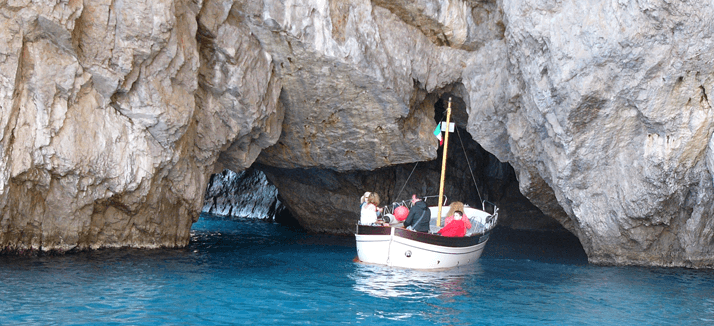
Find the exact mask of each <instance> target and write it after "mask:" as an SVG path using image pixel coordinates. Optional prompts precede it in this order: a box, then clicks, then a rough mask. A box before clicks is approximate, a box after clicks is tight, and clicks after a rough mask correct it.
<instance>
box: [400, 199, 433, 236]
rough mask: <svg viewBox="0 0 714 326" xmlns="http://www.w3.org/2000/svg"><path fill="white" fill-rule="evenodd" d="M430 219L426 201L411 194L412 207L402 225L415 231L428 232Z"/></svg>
mask: <svg viewBox="0 0 714 326" xmlns="http://www.w3.org/2000/svg"><path fill="white" fill-rule="evenodd" d="M430 221H431V211H430V210H429V207H428V206H427V205H426V203H425V202H424V201H423V200H421V198H417V196H416V195H412V208H411V209H410V210H409V215H407V219H406V220H404V227H405V228H407V229H409V230H414V231H417V232H429V222H430Z"/></svg>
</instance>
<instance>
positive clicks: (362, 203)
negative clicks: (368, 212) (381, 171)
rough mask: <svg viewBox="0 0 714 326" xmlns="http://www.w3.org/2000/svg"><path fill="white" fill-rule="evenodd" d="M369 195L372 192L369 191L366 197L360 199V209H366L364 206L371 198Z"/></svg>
mask: <svg viewBox="0 0 714 326" xmlns="http://www.w3.org/2000/svg"><path fill="white" fill-rule="evenodd" d="M369 195H370V192H369V191H367V192H365V193H364V195H362V197H360V199H359V209H362V207H364V205H365V204H366V203H367V198H369Z"/></svg>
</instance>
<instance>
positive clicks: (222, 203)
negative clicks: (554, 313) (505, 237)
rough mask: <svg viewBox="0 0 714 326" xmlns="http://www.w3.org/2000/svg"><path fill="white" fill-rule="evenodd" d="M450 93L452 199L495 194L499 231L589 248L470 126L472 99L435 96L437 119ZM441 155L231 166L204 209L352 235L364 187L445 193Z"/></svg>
mask: <svg viewBox="0 0 714 326" xmlns="http://www.w3.org/2000/svg"><path fill="white" fill-rule="evenodd" d="M429 96H435V95H429ZM449 96H451V97H452V98H453V102H452V114H453V116H454V119H453V120H452V121H456V130H455V132H454V133H452V134H451V136H450V146H449V147H448V156H447V166H448V168H447V170H448V171H449V172H448V178H447V179H448V182H447V183H446V187H445V193H446V194H447V196H448V199H449V200H450V201H453V200H459V201H462V202H464V203H465V204H468V205H471V206H475V207H478V206H480V203H481V201H482V200H488V201H490V202H493V203H495V204H497V205H498V207H499V209H500V211H499V224H498V226H497V228H496V230H501V232H510V231H515V232H547V233H551V234H557V235H558V237H562V236H564V237H565V238H567V239H569V240H573V239H575V240H574V241H568V242H567V243H571V244H573V243H574V244H577V245H576V246H578V247H579V250H581V251H582V247H581V246H579V242H578V241H577V238H575V236H574V235H572V234H571V233H570V232H569V231H567V230H566V229H565V228H564V227H563V226H562V225H561V224H560V223H559V222H558V221H557V220H555V219H554V218H552V217H550V216H548V215H546V214H544V213H543V212H542V211H541V210H540V209H538V207H536V206H535V205H534V204H532V203H531V202H530V201H529V200H528V199H527V198H526V197H525V196H523V195H522V194H521V193H520V190H519V184H518V180H517V178H516V173H515V171H514V169H513V167H512V166H511V165H510V164H508V163H503V162H500V161H499V160H498V159H497V158H496V157H495V156H494V155H493V154H491V153H489V152H488V151H486V150H485V149H484V148H483V147H482V146H481V145H480V144H479V143H477V142H476V141H474V140H473V138H472V137H471V135H470V134H469V133H468V132H467V130H466V121H467V120H468V114H467V112H466V104H465V103H464V102H463V100H462V99H461V98H460V97H459V96H457V95H454V94H450V93H448V92H447V93H444V94H442V95H440V96H438V98H433V97H432V99H431V101H432V103H434V104H433V108H434V119H435V122H439V121H441V120H442V118H443V117H444V112H445V109H446V103H447V99H448V97H449ZM422 107H423V106H422ZM441 155H442V154H441V150H439V154H438V157H437V159H435V160H432V161H428V162H418V163H407V164H399V165H395V166H389V167H384V168H380V169H376V170H374V171H352V172H336V171H333V170H329V169H316V168H313V169H285V168H276V167H272V166H266V165H262V164H259V163H254V164H253V166H251V167H250V168H249V169H247V170H245V171H241V172H238V173H235V172H232V171H229V170H225V171H223V172H220V173H217V174H214V175H213V176H212V177H211V179H210V182H209V184H208V186H207V189H206V195H205V204H204V207H203V212H204V213H209V214H213V215H222V216H235V217H243V218H245V217H249V218H257V219H261V220H266V221H272V222H277V223H281V224H286V225H290V226H294V227H300V228H302V229H304V230H306V231H308V232H315V233H328V234H343V235H347V236H351V235H352V234H353V232H354V225H355V223H356V222H357V220H358V219H359V216H358V214H359V212H358V205H359V197H360V195H361V194H362V193H363V192H364V191H375V192H377V193H379V194H380V196H381V197H382V204H385V205H386V204H389V203H392V202H397V201H401V200H406V199H408V198H409V196H410V195H411V194H412V193H416V194H420V195H435V194H438V185H439V175H440V171H441V160H442V156H441ZM467 158H468V159H467ZM476 185H478V187H477V186H476ZM536 238H538V237H536ZM546 238H547V237H546ZM567 239H566V240H567Z"/></svg>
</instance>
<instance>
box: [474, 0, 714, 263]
mask: <svg viewBox="0 0 714 326" xmlns="http://www.w3.org/2000/svg"><path fill="white" fill-rule="evenodd" d="M502 6H503V11H504V19H505V20H506V26H507V28H506V39H507V40H508V41H507V42H508V49H509V60H510V62H511V63H512V66H510V67H509V69H510V72H511V73H513V74H515V75H517V76H518V77H519V78H518V79H519V82H520V83H521V85H522V86H521V88H522V91H521V92H522V93H521V95H520V96H519V100H518V102H516V103H514V105H513V106H511V108H510V109H509V111H510V112H504V113H505V114H500V115H499V116H500V117H501V119H503V118H506V119H505V120H504V121H505V123H506V129H505V132H507V133H508V137H509V145H510V150H511V155H512V156H513V157H514V158H515V160H513V163H514V166H515V167H516V169H517V170H518V171H519V173H520V176H519V180H520V182H521V190H522V192H523V193H525V194H526V195H527V196H528V197H529V198H534V197H532V196H529V195H528V194H529V193H534V192H542V191H540V190H538V188H541V187H542V186H541V184H543V183H544V182H545V183H546V184H548V186H549V187H550V188H551V189H552V190H553V192H554V195H555V197H556V198H557V200H558V201H557V202H558V204H559V205H560V206H561V207H562V209H563V210H564V211H565V212H567V215H568V218H567V220H566V221H565V222H564V223H563V224H564V225H565V226H566V227H568V228H569V229H571V230H572V231H573V232H574V233H575V234H576V235H578V237H579V238H580V239H581V242H582V243H583V245H584V247H585V250H586V252H587V253H588V256H589V258H590V260H591V261H592V262H599V263H623V264H629V263H634V264H645V265H649V264H654V265H665V266H668V265H674V266H712V264H713V263H714V255H713V254H714V247H713V246H712V243H714V239H713V238H712V236H713V235H714V233H713V232H712V231H713V230H712V213H711V212H712V173H711V171H712V167H714V166H713V165H712V164H711V162H712V159H711V158H712V155H714V153H712V130H713V129H712V128H713V127H714V125H713V124H712V118H713V114H714V112H713V111H712V108H711V104H712V102H711V100H710V99H709V98H708V95H707V94H711V93H712V91H713V90H712V86H714V84H713V83H714V80H713V79H712V77H713V76H714V75H713V67H712V65H711V63H712V60H713V59H714V52H712V46H714V43H712V42H711V39H712V36H714V35H712V34H713V33H714V28H713V27H714V22H713V21H712V20H711V19H710V15H709V14H706V12H708V11H709V10H711V9H712V8H711V4H708V5H707V4H692V3H668V2H649V3H641V2H636V1H629V2H619V3H607V4H605V3H597V4H595V3H593V4H589V5H587V6H583V5H582V4H580V3H568V2H562V3H554V2H550V1H536V2H529V3H527V4H526V3H522V2H515V1H504V2H503V4H502ZM702 6H703V7H702ZM583 7H587V9H584V8H583ZM475 137H476V138H477V139H479V138H480V137H479V136H477V135H475ZM497 155H498V154H497Z"/></svg>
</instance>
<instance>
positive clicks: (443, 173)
mask: <svg viewBox="0 0 714 326" xmlns="http://www.w3.org/2000/svg"><path fill="white" fill-rule="evenodd" d="M450 123H451V96H449V105H448V106H447V107H446V132H445V133H446V135H444V149H443V150H442V156H443V158H442V160H441V181H440V182H439V210H438V211H437V213H436V226H437V227H439V226H441V203H442V198H444V178H445V177H446V153H447V151H446V150H447V148H448V146H449V127H450Z"/></svg>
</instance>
